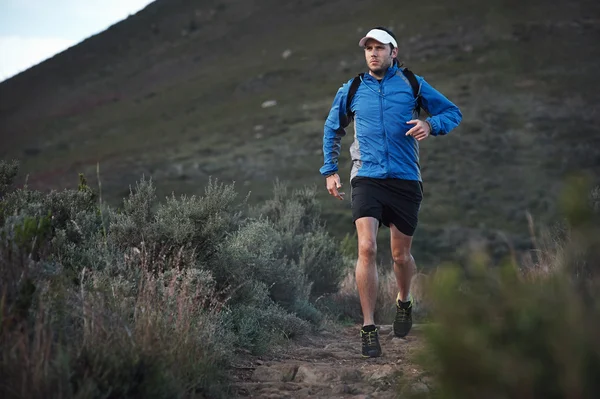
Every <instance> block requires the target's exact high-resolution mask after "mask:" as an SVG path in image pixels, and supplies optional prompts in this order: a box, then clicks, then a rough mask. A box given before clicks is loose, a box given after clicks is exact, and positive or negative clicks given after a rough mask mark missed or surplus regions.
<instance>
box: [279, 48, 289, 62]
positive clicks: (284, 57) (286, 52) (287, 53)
mask: <svg viewBox="0 0 600 399" xmlns="http://www.w3.org/2000/svg"><path fill="white" fill-rule="evenodd" d="M291 55H292V50H290V49H287V50H285V51H284V52H283V53H282V54H281V57H282V58H283V59H284V60H287V59H288V58H290V56H291Z"/></svg>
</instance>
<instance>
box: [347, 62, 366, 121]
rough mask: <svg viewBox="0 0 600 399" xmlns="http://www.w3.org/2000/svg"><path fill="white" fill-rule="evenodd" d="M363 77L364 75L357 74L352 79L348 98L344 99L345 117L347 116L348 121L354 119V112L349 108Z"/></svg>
mask: <svg viewBox="0 0 600 399" xmlns="http://www.w3.org/2000/svg"><path fill="white" fill-rule="evenodd" d="M364 75H365V74H364V73H360V74H358V75H357V76H355V77H354V79H352V83H351V84H350V90H348V97H347V98H346V115H347V116H348V119H351V118H354V112H352V110H351V109H350V106H351V105H352V99H354V95H355V94H356V91H357V90H358V86H360V82H361V81H362V78H363V76H364Z"/></svg>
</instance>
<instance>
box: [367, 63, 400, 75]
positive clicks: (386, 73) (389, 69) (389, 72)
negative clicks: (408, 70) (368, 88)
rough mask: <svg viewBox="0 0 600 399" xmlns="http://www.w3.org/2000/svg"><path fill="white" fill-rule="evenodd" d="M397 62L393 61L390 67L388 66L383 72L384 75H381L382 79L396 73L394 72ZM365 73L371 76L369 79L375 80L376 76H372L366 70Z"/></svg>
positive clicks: (396, 70)
mask: <svg viewBox="0 0 600 399" xmlns="http://www.w3.org/2000/svg"><path fill="white" fill-rule="evenodd" d="M398 69H399V68H398V63H397V62H395V61H394V63H393V64H392V66H391V67H389V68H388V69H387V71H386V72H385V75H384V77H383V80H387V79H389V78H391V77H392V76H394V75H396V72H398ZM365 75H368V76H370V77H371V79H373V80H377V78H375V77H374V76H372V75H371V74H370V73H369V72H368V71H367V72H366V73H365Z"/></svg>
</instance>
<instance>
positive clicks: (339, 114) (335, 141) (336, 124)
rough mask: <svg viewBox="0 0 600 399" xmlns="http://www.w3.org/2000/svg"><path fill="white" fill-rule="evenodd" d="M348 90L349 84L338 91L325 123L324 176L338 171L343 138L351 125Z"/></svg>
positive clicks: (321, 170) (322, 172) (322, 171)
mask: <svg viewBox="0 0 600 399" xmlns="http://www.w3.org/2000/svg"><path fill="white" fill-rule="evenodd" d="M348 89H349V84H348V83H346V84H344V85H343V86H342V87H340V88H339V89H338V91H337V94H336V95H335V99H334V100H333V104H332V105H331V109H330V110H329V115H328V116H327V120H326V121H325V128H324V132H323V158H324V162H323V166H322V167H321V169H320V170H319V171H320V172H321V174H322V175H323V176H329V175H331V174H333V173H336V172H337V171H338V158H339V156H340V150H341V148H342V137H344V136H345V135H346V131H345V130H344V129H345V128H346V127H347V126H348V125H349V124H350V120H349V119H348V116H347V115H346V98H347V96H348Z"/></svg>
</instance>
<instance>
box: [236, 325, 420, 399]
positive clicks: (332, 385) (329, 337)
mask: <svg viewBox="0 0 600 399" xmlns="http://www.w3.org/2000/svg"><path fill="white" fill-rule="evenodd" d="M380 342H381V346H382V350H383V356H382V357H380V358H375V359H363V358H362V357H361V347H360V338H359V326H353V327H345V328H343V329H341V330H340V331H338V332H336V333H332V332H321V333H318V334H315V335H311V336H309V337H306V338H303V339H302V341H299V342H297V343H294V344H293V345H292V346H291V347H289V348H287V349H286V350H285V351H284V352H280V353H277V354H275V355H270V356H262V357H254V358H248V359H246V361H245V362H244V364H240V365H238V366H237V367H236V371H237V373H236V376H235V379H236V384H235V387H234V392H235V393H236V394H237V395H238V397H249V398H365V399H366V398H402V397H404V396H406V394H407V393H408V391H413V392H414V391H417V392H420V393H426V392H428V391H429V386H428V383H429V382H428V378H427V377H426V376H425V373H424V372H423V370H420V369H419V368H418V367H417V366H415V365H413V364H411V363H410V360H409V354H410V353H411V352H413V351H415V350H418V349H419V348H420V347H421V346H422V345H423V339H422V336H421V329H420V326H418V325H416V326H414V327H413V331H411V333H410V334H409V336H408V337H406V338H405V339H400V338H396V337H395V336H394V335H393V332H392V329H391V326H389V325H388V326H381V327H380Z"/></svg>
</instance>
